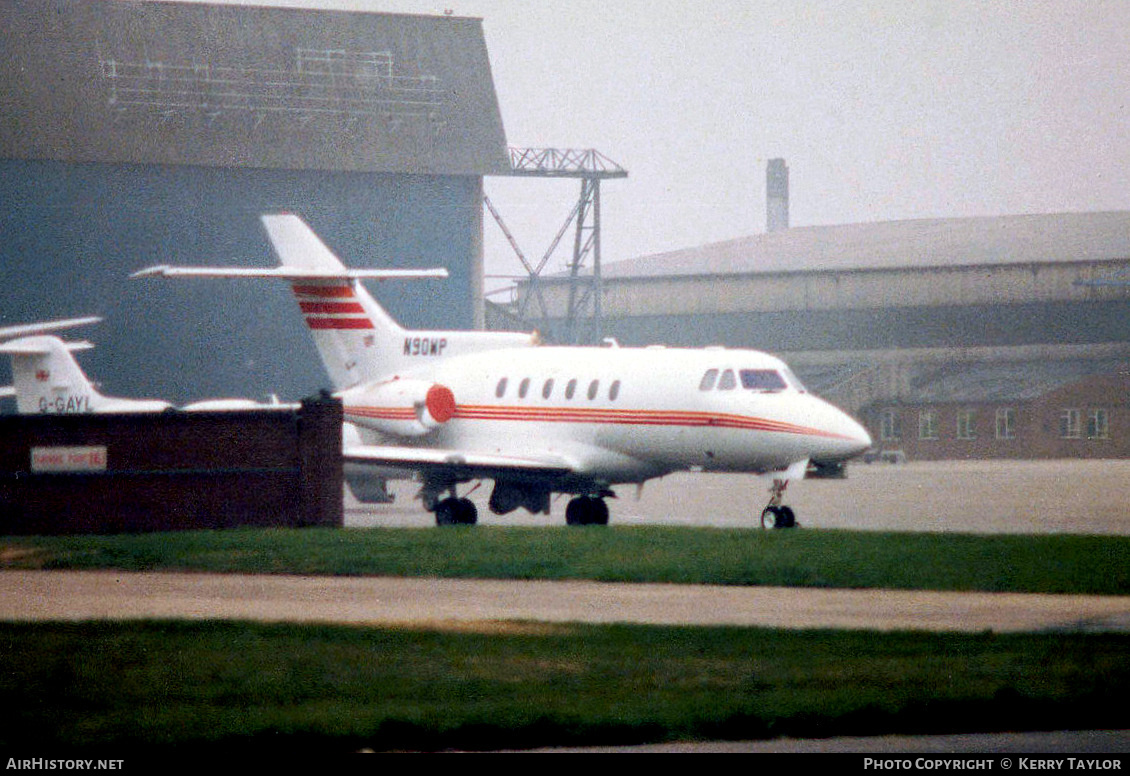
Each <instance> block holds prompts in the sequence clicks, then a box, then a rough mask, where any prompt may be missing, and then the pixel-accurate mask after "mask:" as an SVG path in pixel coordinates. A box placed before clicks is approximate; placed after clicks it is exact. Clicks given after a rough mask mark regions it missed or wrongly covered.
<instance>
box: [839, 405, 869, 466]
mask: <svg viewBox="0 0 1130 776" xmlns="http://www.w3.org/2000/svg"><path fill="white" fill-rule="evenodd" d="M844 417H845V419H846V420H847V421H848V433H847V434H846V436H848V437H849V438H850V439H851V440H852V443H851V446H850V448H849V451H848V455H849V456H856V455H859V454H860V453H862V452H863V451H864V450H867V449H868V448H870V447H871V445H872V444H873V440H872V439H871V434H870V433H869V432H868V431H867V429H865V428H864V427H863V424H861V423H859V422H858V421H856V420H855V419H854V418H851V417H848V416H847V415H845V416H844Z"/></svg>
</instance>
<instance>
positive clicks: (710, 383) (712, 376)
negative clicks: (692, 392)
mask: <svg viewBox="0 0 1130 776" xmlns="http://www.w3.org/2000/svg"><path fill="white" fill-rule="evenodd" d="M716 382H718V370H717V369H707V370H706V374H704V375H703V376H702V382H700V383H699V384H698V389H699V390H700V391H713V390H714V383H716Z"/></svg>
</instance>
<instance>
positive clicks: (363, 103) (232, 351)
mask: <svg viewBox="0 0 1130 776" xmlns="http://www.w3.org/2000/svg"><path fill="white" fill-rule="evenodd" d="M0 119H2V120H0V201H3V203H4V207H3V209H2V210H0V234H2V235H3V240H2V241H0V321H2V322H4V323H22V322H25V321H32V320H40V319H43V318H47V317H56V316H70V315H78V314H82V315H86V314H101V315H104V316H105V318H106V320H105V322H103V323H102V324H101V325H100V326H99V327H98V328H97V329H92V330H89V331H88V332H87V336H89V337H90V338H91V339H93V340H95V341H96V343H97V344H98V348H97V349H96V350H95V351H94V352H93V353H92V354H91V355H90V357H88V358H87V359H86V361H85V363H86V366H87V367H88V368H89V370H90V371H91V372H92V373H93V374H97V375H99V377H100V378H102V379H103V380H104V381H105V382H106V384H107V386H106V387H107V389H108V392H111V393H116V394H119V395H151V396H161V397H164V398H168V399H170V400H172V401H175V402H183V401H186V400H188V399H192V398H199V397H201V396H216V395H231V394H238V395H245V396H263V395H265V394H268V393H277V394H280V395H282V396H283V397H286V398H297V397H300V396H305V395H309V394H311V393H313V392H315V391H316V390H317V389H318V388H320V387H323V386H324V385H325V377H324V376H323V373H322V367H321V364H320V361H319V360H318V358H317V355H316V353H315V351H314V350H313V348H312V346H311V344H310V343H309V338H308V337H307V336H306V333H305V332H304V330H303V328H302V325H301V318H300V317H299V316H298V315H297V313H296V311H295V308H294V303H293V300H292V299H291V298H290V296H289V292H288V290H287V289H286V288H285V287H283V286H282V285H281V284H278V285H275V284H262V283H241V282H232V283H226V282H225V283H220V282H206V283H191V284H185V283H160V282H157V283H154V282H140V281H129V280H127V276H128V274H129V273H130V272H132V271H133V270H136V269H138V268H140V267H143V266H147V265H151V264H157V263H169V264H185V263H192V264H199V263H216V264H232V263H235V264H248V265H260V264H268V265H270V264H274V262H275V259H274V256H273V254H272V253H271V250H270V247H269V245H268V243H267V240H266V238H265V235H264V234H263V233H262V230H261V228H260V226H259V223H258V217H259V215H260V214H261V213H264V212H281V211H286V212H296V213H300V214H301V215H303V216H304V217H305V218H306V219H307V220H308V221H309V222H310V224H311V226H312V227H313V228H314V229H315V230H316V231H317V232H319V234H320V235H321V236H322V237H323V239H325V240H326V242H327V243H328V244H330V245H331V247H333V248H334V249H335V250H336V251H337V252H338V253H339V254H340V255H341V256H342V258H343V260H345V261H346V262H347V263H350V264H355V265H359V266H395V267H399V266H414V267H417V266H445V267H447V268H448V269H449V270H450V272H451V278H450V279H449V280H447V281H426V282H416V283H414V284H412V285H410V286H409V285H404V286H398V285H396V284H391V283H390V284H385V285H382V286H381V287H380V288H379V289H376V292H377V294H378V296H380V298H381V299H382V301H383V302H384V303H385V304H386V305H387V306H388V307H389V309H390V311H391V312H392V314H393V315H394V316H396V317H398V318H400V319H401V320H402V321H404V322H405V323H406V324H408V325H414V326H437V327H439V326H443V327H466V326H470V325H473V324H475V323H477V322H479V321H481V310H480V305H481V301H480V300H481V289H480V284H481V277H482V271H481V262H482V244H481V243H482V204H481V202H482V176H484V175H487V174H494V173H505V172H507V171H509V160H508V157H507V149H506V141H505V135H504V132H503V128H502V122H501V117H500V113H499V110H498V104H497V99H496V96H495V92H494V85H493V82H492V80H491V74H490V67H489V62H488V58H487V51H486V44H485V40H484V37H483V33H482V25H481V21H480V20H478V19H465V18H458V17H447V16H443V17H424V16H403V15H390V14H375V13H349V12H338V11H312V10H292V9H281V8H259V7H240V6H213V5H205V4H197V3H154V2H126V1H124V0H53V1H52V2H49V3H45V2H42V1H41V0H8V1H7V2H5V3H3V4H0ZM0 369H2V370H4V371H5V372H6V370H7V364H4V365H3V366H0ZM2 379H3V375H0V380H2Z"/></svg>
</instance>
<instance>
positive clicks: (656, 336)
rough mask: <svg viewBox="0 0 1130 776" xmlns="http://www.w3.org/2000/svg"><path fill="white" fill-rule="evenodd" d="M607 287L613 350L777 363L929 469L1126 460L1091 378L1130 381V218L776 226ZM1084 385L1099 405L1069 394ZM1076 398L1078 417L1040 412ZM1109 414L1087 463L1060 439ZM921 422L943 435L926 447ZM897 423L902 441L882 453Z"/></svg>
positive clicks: (1106, 384) (1119, 416) (646, 264)
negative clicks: (716, 347) (966, 461)
mask: <svg viewBox="0 0 1130 776" xmlns="http://www.w3.org/2000/svg"><path fill="white" fill-rule="evenodd" d="M602 275H603V280H602V284H601V287H602V289H603V296H602V301H603V312H604V317H603V332H604V334H605V335H606V336H612V337H616V338H617V339H618V340H619V341H620V342H621V343H623V344H650V343H656V342H662V343H666V344H672V345H674V344H680V345H711V344H720V345H727V346H732V347H753V348H759V349H764V350H769V351H773V352H777V353H781V354H783V355H785V357H786V358H788V360H789V361H790V363H792V365H793V366H794V368H796V370H797V372H798V373H800V374H801V376H802V377H804V378H805V379H806V381H807V382H808V383H809V384H810V385H811V386H812V387H813V388H814V389H815V390H817V391H818V392H820V393H822V394H823V395H825V396H827V397H828V398H830V399H832V400H834V401H837V402H838V403H840V404H841V405H842V406H844V407H846V408H848V409H849V410H851V411H853V412H856V413H859V414H860V415H862V416H863V418H864V419H865V420H866V421H867V422H868V424H869V425H870V426H871V428H872V431H873V432H874V435H875V438H876V439H877V440H881V441H882V442H883V443H884V444H885V445H886V444H890V445H894V446H900V447H913V450H912V452H913V453H914V454H915V455H919V456H920V457H932V458H940V457H965V456H983V455H994V456H997V455H1007V456H1008V457H1046V456H1049V455H1059V454H1064V452H1065V451H1068V450H1071V451H1073V452H1072V454H1086V455H1092V454H1095V450H1097V449H1098V448H1100V447H1101V448H1102V449H1103V450H1105V451H1107V452H1106V453H1103V454H1112V455H1119V456H1122V455H1127V454H1130V449H1128V447H1127V445H1128V444H1130V418H1127V417H1125V413H1124V412H1123V411H1122V410H1121V409H1118V408H1120V407H1123V406H1124V404H1125V399H1124V398H1123V397H1120V396H1106V395H1104V394H1103V393H1102V391H1107V390H1109V389H1110V386H1111V385H1112V384H1113V383H1111V382H1110V381H1109V380H1105V381H1104V380H1103V379H1097V378H1100V377H1102V376H1103V375H1105V376H1107V377H1110V378H1111V379H1114V380H1115V382H1117V379H1116V378H1118V376H1119V375H1120V374H1124V373H1126V372H1127V371H1128V370H1130V287H1127V286H1117V285H1104V284H1101V283H1095V281H1103V280H1106V279H1109V278H1112V277H1121V278H1124V279H1130V212H1108V213H1066V214H1049V215H1023V216H1008V217H999V218H963V219H938V220H920V221H902V222H890V223H875V224H851V225H842V226H820V227H804V228H792V229H782V230H779V231H775V232H771V233H768V234H762V235H756V236H753V237H748V238H742V239H738V240H731V241H727V242H722V243H715V244H711V245H705V246H701V247H697V248H689V249H685V250H679V251H672V252H669V253H664V254H659V255H654V256H645V257H641V258H638V259H634V260H629V261H622V262H615V263H608V264H605V265H604V268H603V273H602ZM524 291H525V288H520V289H519V294H521V293H523V292H524ZM540 291H541V293H542V294H543V296H544V298H545V299H546V300H547V302H548V304H549V306H550V309H551V310H556V311H564V310H565V309H567V308H566V303H565V300H566V299H567V296H568V281H567V279H566V278H563V277H552V278H543V279H542V280H541V282H540ZM559 314H561V315H563V312H562V313H559ZM1065 376H1073V379H1072V380H1068V381H1067V382H1064V379H1065ZM1076 383H1078V384H1086V385H1089V386H1091V387H1090V390H1091V392H1092V393H1091V395H1090V396H1089V397H1084V396H1081V395H1079V394H1078V393H1071V391H1072V388H1071V386H1072V385H1074V384H1076ZM1065 391H1066V392H1067V393H1069V394H1070V395H1071V398H1072V401H1073V402H1075V404H1073V405H1072V406H1070V407H1068V406H1064V407H1057V406H1051V405H1048V406H1045V405H1043V404H1041V401H1043V400H1044V398H1047V397H1051V398H1048V399H1047V400H1048V401H1052V399H1053V398H1054V397H1055V396H1057V395H1059V396H1066V395H1067V393H1064V392H1065ZM1002 392H1003V393H1002ZM1005 393H1007V394H1008V395H1007V396H1005V395H1004V394H1005ZM1084 398H1086V400H1085V401H1084ZM1053 403H1054V402H1053ZM1021 406H1022V407H1024V409H1023V413H1024V415H1023V418H1021V419H1020V420H1017V421H1016V422H1018V423H1021V425H1023V426H1024V427H1025V428H1026V429H1027V430H1026V431H1025V432H1024V435H1022V436H1017V435H1016V434H1014V436H1013V437H1012V438H1008V439H1005V438H1002V439H1001V440H1000V441H1001V442H1002V444H1001V445H994V444H987V442H986V440H987V439H994V438H995V430H996V429H995V426H994V425H993V424H995V414H996V410H997V409H1001V410H1002V411H1003V410H1007V409H1009V408H1010V407H1011V408H1013V409H1014V411H1018V410H1016V408H1019V407H1021ZM1041 408H1042V409H1041ZM989 409H991V410H992V412H991V413H990V416H991V417H992V418H993V419H991V420H989V421H986V420H985V417H986V415H985V413H986V412H987V411H988V410H989ZM1100 410H1101V411H1105V413H1106V415H1105V416H1106V417H1107V418H1108V419H1109V425H1108V426H1107V428H1106V430H1105V432H1104V433H1105V434H1106V435H1107V436H1106V437H1104V438H1103V439H1104V441H1102V442H1101V443H1099V444H1097V445H1091V447H1090V448H1088V450H1086V451H1082V452H1080V450H1081V448H1080V445H1079V444H1077V443H1076V442H1075V441H1074V440H1076V439H1079V438H1080V437H1078V436H1063V437H1060V436H1058V434H1059V431H1060V429H1059V416H1060V415H1061V414H1062V413H1064V412H1068V411H1077V412H1079V413H1082V414H1081V415H1079V417H1084V418H1085V417H1086V416H1087V413H1089V412H1091V411H1095V412H1097V413H1099V414H1102V413H1101V412H1099V411H1100ZM920 412H933V413H934V414H933V416H932V417H933V418H934V421H933V422H934V423H935V424H936V427H931V428H928V429H927V434H928V436H926V437H923V438H922V439H921V442H922V444H917V442H918V439H919V438H918V435H917V431H918V429H917V423H918V420H917V418H918V416H919V413H920ZM970 412H973V415H970V414H969V413H970ZM1033 413H1035V414H1033ZM1046 413H1051V416H1050V418H1049V417H1045V414H1046ZM1006 414H1007V413H1006ZM959 416H960V417H961V418H963V419H964V422H965V424H966V425H965V427H963V428H959V420H958V418H959ZM896 418H897V423H898V424H899V425H900V429H901V430H900V433H899V435H898V437H897V438H894V437H893V436H892V435H890V434H887V435H886V436H888V438H887V439H886V440H883V436H884V433H883V431H884V429H883V423H884V419H886V421H887V422H888V423H889V424H894V423H896ZM971 418H973V419H976V418H980V423H981V426H980V430H979V432H978V431H977V430H973V431H971V430H970V428H969V427H968V422H969V421H970V419H971ZM986 422H987V423H989V424H990V426H986V425H985V424H986ZM909 426H913V428H908V427H909ZM1019 428H1020V426H1017V427H1016V433H1017V434H1019ZM986 429H988V431H986ZM1037 430H1038V432H1039V433H1038V434H1037ZM1076 430H1077V429H1074V428H1072V429H1067V430H1066V431H1065V433H1068V434H1073V433H1074V432H1075V431H1076ZM911 436H913V437H914V441H915V444H914V445H910V444H909V443H908V438H909V437H911ZM1037 437H1039V438H1037ZM1082 438H1083V439H1084V440H1086V434H1083V435H1082ZM1097 439H1098V438H1097V437H1096V438H1093V439H1092V441H1097ZM1119 440H1122V441H1119ZM1076 448H1080V450H1077V449H1076Z"/></svg>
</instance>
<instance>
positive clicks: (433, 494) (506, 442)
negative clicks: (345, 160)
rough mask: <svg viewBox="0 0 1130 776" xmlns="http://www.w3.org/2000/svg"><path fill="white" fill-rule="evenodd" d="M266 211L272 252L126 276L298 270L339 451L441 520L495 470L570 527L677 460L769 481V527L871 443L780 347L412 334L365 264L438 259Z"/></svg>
mask: <svg viewBox="0 0 1130 776" xmlns="http://www.w3.org/2000/svg"><path fill="white" fill-rule="evenodd" d="M262 222H263V225H264V227H265V228H266V231H267V234H268V236H269V238H270V240H271V244H272V245H273V247H274V249H275V252H276V253H277V254H278V258H279V261H280V264H281V266H279V267H274V268H262V269H249V268H223V267H168V266H162V267H152V268H149V269H146V270H142V271H141V272H138V273H136V274H135V277H146V276H166V277H234V278H241V277H242V278H246V277H256V278H259V277H271V278H278V279H282V280H284V281H286V282H288V283H290V284H291V288H292V289H293V292H294V295H295V297H296V299H297V301H298V306H299V309H300V310H301V312H302V314H303V316H304V317H305V320H306V325H307V327H308V328H309V330H310V332H311V334H312V335H313V337H314V340H315V342H316V344H317V347H318V350H319V352H320V354H321V357H322V360H323V362H324V364H325V367H326V370H327V371H328V373H329V376H330V379H331V380H332V381H333V385H334V388H335V391H336V394H335V395H337V396H339V397H340V398H341V400H342V404H343V407H344V412H345V419H346V420H347V421H349V422H352V423H354V424H356V425H357V426H358V427H360V428H362V429H365V430H366V431H367V432H368V433H369V434H370V437H369V439H367V440H359V441H355V442H353V443H351V444H347V445H346V446H345V449H344V455H345V459H346V462H347V464H368V465H374V466H378V467H383V468H385V469H390V470H400V471H404V470H409V471H411V472H414V473H416V474H417V475H418V476H419V477H420V479H421V482H422V489H421V494H420V495H421V498H422V500H423V503H424V506H425V508H427V509H428V510H429V511H432V512H434V513H435V518H436V522H437V524H440V525H448V524H473V523H475V522H476V520H477V514H476V508H475V505H474V504H473V503H472V502H471V501H470V500H469V499H467V498H466V497H465V496H463V497H460V496H459V495H458V493H457V488H458V487H459V486H461V485H463V484H465V483H468V482H472V481H477V480H493V481H494V488H493V491H492V493H491V496H490V501H489V505H490V508H491V510H492V511H493V512H495V513H496V514H500V515H501V514H507V513H509V512H512V511H513V510H515V509H518V508H519V507H524V508H525V509H527V510H529V511H530V512H534V513H538V512H541V513H545V514H548V513H549V511H550V499H551V496H552V495H553V494H555V493H566V494H570V495H572V496H573V498H572V499H571V500H570V501H569V504H568V507H567V508H566V511H565V519H566V522H567V523H568V524H570V525H586V524H605V523H607V522H608V506H607V504H606V502H605V499H606V498H607V497H609V496H614V495H615V494H614V493H613V491H612V487H613V486H616V485H622V484H636V485H638V486H642V483H644V482H645V481H647V480H649V479H652V478H655V477H662V476H664V475H666V474H670V473H672V472H677V471H701V472H752V473H756V474H764V475H769V476H771V477H772V478H773V486H772V488H771V489H770V493H771V498H770V501H769V504H768V506H767V507H765V509H764V510H763V511H762V513H761V522H762V525H763V526H764V527H767V528H770V527H787V526H791V525H793V524H794V523H795V515H794V514H793V511H792V510H791V509H790V508H789V507H787V506H785V505H783V503H782V497H783V494H784V491H785V488H786V486H787V484H788V482H789V480H792V479H796V478H801V477H803V476H804V472H805V470H806V469H807V467H808V465H809V462H818V463H834V462H839V461H843V460H846V459H848V458H851V457H853V456H856V455H858V454H859V453H861V452H863V451H864V450H865V449H867V448H868V447H869V446H870V445H871V438H870V436H869V435H868V433H867V431H866V430H865V429H864V428H863V427H862V426H861V425H860V424H859V423H857V422H856V421H855V420H853V419H852V418H850V417H849V416H848V415H846V414H845V413H844V412H842V411H840V410H839V409H837V408H835V407H833V406H832V405H831V404H828V403H827V402H825V401H823V400H821V399H819V398H817V397H816V396H814V395H812V394H810V393H808V392H807V391H806V390H805V388H804V386H803V385H801V383H800V381H799V380H797V378H796V377H795V376H794V375H793V374H792V372H791V371H790V370H789V368H788V367H787V366H786V365H785V363H784V362H782V361H781V360H780V359H777V358H774V357H773V356H770V355H767V354H765V353H761V352H758V351H753V350H729V349H722V348H707V349H684V348H663V347H649V348H622V347H618V346H616V345H615V344H614V343H613V344H611V345H609V346H607V347H558V346H545V345H540V344H539V341H538V338H537V336H536V335H534V334H519V333H502V332H470V331H410V330H406V329H404V328H402V327H401V326H399V325H398V324H397V323H396V322H395V321H394V320H392V318H391V317H389V315H388V314H387V313H386V312H385V311H384V309H382V308H381V306H380V305H378V304H377V302H376V301H375V300H374V299H373V297H372V296H371V295H370V294H369V293H368V292H367V291H366V290H365V288H364V287H363V286H362V285H361V283H360V281H361V280H363V279H366V278H377V279H385V278H398V277H400V278H403V277H445V276H446V271H444V270H420V271H414V270H350V269H346V268H345V266H343V265H342V263H341V262H340V261H339V260H338V259H337V257H336V256H334V254H333V253H332V252H331V251H330V249H329V248H328V247H327V246H326V245H325V244H324V243H323V242H322V241H321V240H320V239H319V238H318V236H317V235H315V234H314V232H313V231H311V230H310V228H309V227H308V226H307V225H306V224H305V223H304V222H303V221H302V220H301V219H300V218H298V217H297V216H294V215H268V216H263V217H262Z"/></svg>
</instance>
